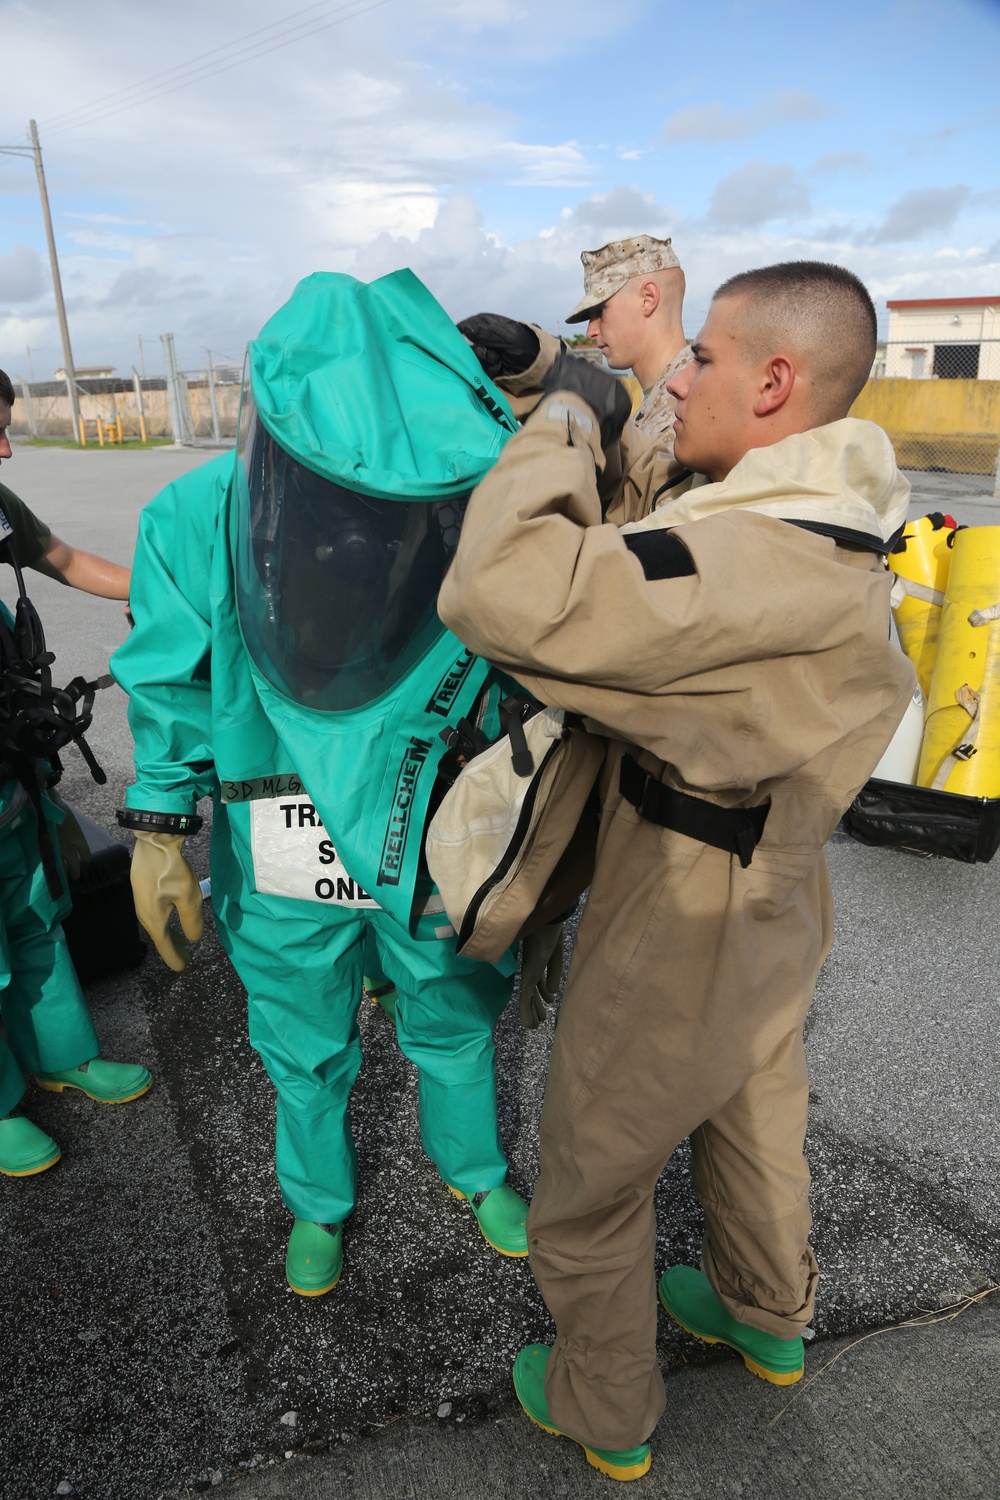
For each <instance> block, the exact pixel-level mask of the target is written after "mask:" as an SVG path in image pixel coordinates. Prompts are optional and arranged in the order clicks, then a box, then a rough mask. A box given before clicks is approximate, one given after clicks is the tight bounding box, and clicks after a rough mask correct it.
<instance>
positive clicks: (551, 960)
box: [521, 922, 566, 1031]
mask: <svg viewBox="0 0 1000 1500" xmlns="http://www.w3.org/2000/svg"><path fill="white" fill-rule="evenodd" d="M565 947H566V944H565V936H564V931H563V924H562V922H550V923H549V924H548V925H547V926H545V927H539V928H538V930H537V932H529V933H528V935H527V937H524V938H522V939H521V1025H522V1026H524V1027H525V1028H526V1029H527V1030H528V1031H534V1030H535V1028H536V1027H538V1026H540V1025H541V1024H542V1022H543V1021H544V1020H545V1010H546V1006H549V1005H552V1004H553V1003H554V1002H555V999H556V996H557V995H558V994H559V986H560V984H561V983H562V972H563V958H564V955H565Z"/></svg>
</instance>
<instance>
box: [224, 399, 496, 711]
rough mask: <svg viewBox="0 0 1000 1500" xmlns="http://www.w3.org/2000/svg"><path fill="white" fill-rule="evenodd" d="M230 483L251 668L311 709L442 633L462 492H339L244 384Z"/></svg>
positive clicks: (377, 688)
mask: <svg viewBox="0 0 1000 1500" xmlns="http://www.w3.org/2000/svg"><path fill="white" fill-rule="evenodd" d="M237 480H238V484H239V487H240V497H239V500H240V503H239V505H238V508H237V509H238V515H237V535H236V549H235V551H236V555H235V564H236V594H237V605H238V608H239V616H240V625H241V628H242V631H243V638H244V641H245V643H246V646H247V649H248V651H249V653H250V656H251V658H252V660H253V662H254V663H255V665H256V666H257V668H258V670H259V671H260V672H261V673H262V674H263V676H264V677H265V678H266V679H267V681H268V682H270V683H271V684H272V686H273V687H275V688H277V689H278V691H279V692H281V693H283V694H285V695H286V696H287V697H289V698H291V699H293V700H294V701H296V702H298V703H301V704H303V705H304V706H306V707H309V708H315V709H319V710H327V711H343V710H348V709H356V708H360V707H362V706H363V705H364V704H366V703H371V702H374V701H375V700H376V699H377V698H380V697H382V695H383V694H385V693H387V692H389V691H390V689H392V688H393V687H394V686H395V685H396V683H398V682H399V681H401V679H402V678H404V677H405V676H406V675H407V674H408V673H409V672H410V671H411V669H412V668H413V666H414V665H415V664H416V663H417V662H418V661H419V660H420V658H421V657H422V656H423V655H424V653H425V652H426V651H427V650H428V649H429V647H430V646H431V645H433V643H434V641H435V640H436V639H437V638H438V636H439V635H440V634H441V633H442V632H443V630H444V626H443V625H442V623H441V621H440V619H439V618H438V614H437V608H436V603H437V595H438V589H439V587H440V584H441V580H442V578H443V577H444V574H445V571H446V569H447V567H448V564H449V562H450V561H451V558H452V556H453V554H454V551H455V548H456V547H457V545H458V536H459V530H460V528H461V524H462V517H463V514H464V512H465V506H466V504H467V501H468V495H467V494H466V495H461V496H457V497H451V498H448V499H442V500H430V501H427V500H408V499H404V498H400V499H398V500H385V499H380V498H377V497H374V496H370V495H361V494H357V493H356V492H354V491H353V490H349V489H345V488H344V487H343V486H341V485H339V484H336V483H335V482H334V481H332V480H330V479H326V478H324V477H323V476H322V475H320V474H317V473H315V472H314V471H313V470H312V469H309V468H307V467H306V466H305V465H304V464H302V463H300V462H299V461H298V460H297V459H295V458H293V457H292V455H291V454H290V453H287V452H286V451H285V450H284V449H283V448H282V447H281V445H280V443H278V442H277V441H276V440H275V439H274V438H273V437H272V436H271V434H270V433H269V432H268V431H267V429H266V427H265V426H264V424H263V422H261V421H260V419H259V417H258V415H257V412H256V409H255V407H254V403H253V396H252V394H251V390H250V385H249V382H246V383H245V385H244V391H243V401H242V405H241V411H240V440H239V460H238V463H237Z"/></svg>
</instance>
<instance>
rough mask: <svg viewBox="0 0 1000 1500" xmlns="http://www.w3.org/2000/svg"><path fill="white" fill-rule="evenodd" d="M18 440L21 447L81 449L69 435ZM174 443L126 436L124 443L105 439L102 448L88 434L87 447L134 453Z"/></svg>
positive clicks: (159, 439)
mask: <svg viewBox="0 0 1000 1500" xmlns="http://www.w3.org/2000/svg"><path fill="white" fill-rule="evenodd" d="M17 441H18V443H19V445H20V446H21V447H24V448H76V449H79V447H80V444H79V443H74V442H73V440H72V439H71V438H68V437H65V438H19V439H17ZM172 443H173V438H147V439H146V441H145V442H144V443H143V442H140V441H139V439H138V438H126V440H125V442H124V443H109V442H107V441H105V444H104V447H103V448H102V447H101V445H100V443H99V442H98V441H97V439H96V438H95V437H89V436H88V438H87V443H86V448H87V451H88V452H89V451H90V450H91V449H94V451H95V452H97V453H108V452H110V451H112V450H115V449H117V450H120V451H121V452H122V453H124V452H125V451H126V450H128V451H129V452H131V453H134V452H135V451H136V449H139V448H169V447H170V446H171V444H172Z"/></svg>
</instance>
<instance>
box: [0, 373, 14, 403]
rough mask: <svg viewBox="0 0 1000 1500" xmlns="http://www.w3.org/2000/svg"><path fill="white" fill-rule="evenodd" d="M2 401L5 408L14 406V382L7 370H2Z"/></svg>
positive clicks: (0, 384)
mask: <svg viewBox="0 0 1000 1500" xmlns="http://www.w3.org/2000/svg"><path fill="white" fill-rule="evenodd" d="M0 401H2V402H3V403H4V405H5V406H13V405H14V382H13V381H12V380H11V378H10V376H9V375H8V374H7V371H6V370H0Z"/></svg>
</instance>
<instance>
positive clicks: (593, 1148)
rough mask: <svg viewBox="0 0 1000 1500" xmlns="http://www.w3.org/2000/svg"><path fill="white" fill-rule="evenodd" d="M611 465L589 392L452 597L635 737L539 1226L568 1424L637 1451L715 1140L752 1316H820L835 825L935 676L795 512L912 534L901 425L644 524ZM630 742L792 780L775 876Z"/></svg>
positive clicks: (710, 1181) (838, 426)
mask: <svg viewBox="0 0 1000 1500" xmlns="http://www.w3.org/2000/svg"><path fill="white" fill-rule="evenodd" d="M611 457H612V463H609V465H608V469H609V473H610V470H611V468H612V465H613V462H614V456H613V455H612V456H611ZM602 463H603V455H602V453H601V448H600V442H599V433H598V430H597V424H596V422H595V421H594V420H593V414H592V413H591V412H590V410H589V408H588V407H587V406H586V405H585V404H584V403H583V402H582V401H580V400H579V399H578V398H576V397H573V396H568V395H565V394H562V393H558V394H556V395H552V396H549V397H547V398H545V399H544V400H543V401H542V403H541V404H540V406H539V407H538V410H537V411H536V412H535V413H534V415H532V416H531V417H530V418H529V419H528V421H527V422H526V424H525V426H524V428H523V430H522V431H521V432H520V433H519V434H518V435H517V436H516V437H514V438H513V439H511V441H510V442H509V443H508V444H507V446H506V448H505V449H504V451H503V453H502V454H501V457H500V461H499V462H498V464H497V465H496V467H495V468H494V469H493V470H492V471H491V472H490V474H489V475H488V476H487V477H486V479H485V480H484V481H483V482H482V483H481V484H480V485H479V487H478V489H477V490H476V491H475V492H474V493H473V496H472V499H471V501H470V504H469V509H468V512H467V515H466V518H465V521H464V524H463V529H462V537H461V541H460V544H459V548H458V553H457V555H456V557H455V560H454V563H453V565H452V567H451V570H450V572H449V574H448V576H447V577H446V579H445V582H444V586H443V588H442V590H441V595H440V600H439V609H440V613H441V616H442V618H443V619H444V620H445V622H446V623H447V624H448V625H450V626H451V628H452V629H453V630H454V631H455V632H456V633H457V634H458V635H459V636H460V637H461V639H462V640H463V641H465V642H466V643H467V644H468V645H469V646H471V647H472V648H473V649H474V650H475V651H477V652H480V653H482V654H483V655H485V656H488V657H490V658H492V659H493V660H494V661H495V662H497V663H499V664H500V665H501V666H503V667H504V668H505V669H506V670H508V671H510V672H511V673H513V674H514V675H515V676H516V677H517V678H518V679H519V680H520V681H521V682H523V683H524V685H525V686H526V687H527V688H528V689H529V690H530V691H531V692H532V693H534V694H535V695H536V696H537V697H539V698H540V699H542V700H543V701H544V702H546V703H549V704H553V705H556V706H559V707H563V708H566V709H570V710H574V711H576V712H578V713H582V714H584V715H587V716H589V717H590V718H591V719H592V720H594V721H596V723H597V724H598V725H600V726H603V732H605V733H606V734H607V735H608V736H609V741H610V743H609V753H608V757H607V762H606V770H605V774H604V776H603V782H602V786H603V814H602V824H601V831H600V842H599V847H598V855H597V869H596V874H595V877H594V880H593V884H592V887H591V892H590V896H589V899H588V901H587V906H586V910H585V912H584V916H583V919H582V922H581V924H580V930H579V935H578V938H577V942H576V947H575V951H574V954H573V959H572V964H571V967H570V972H569V977H568V981H567V985H566V992H565V998H564V1001H563V1005H562V1009H561V1012H560V1015H559V1022H558V1026H557V1029H556V1033H555V1042H554V1047H553V1054H552V1063H551V1071H550V1075H549V1081H548V1087H547V1092H546V1099H545V1106H544V1110H543V1114H542V1142H541V1172H540V1176H539V1181H538V1185H537V1188H536V1190H535V1196H534V1202H533V1204H532V1209H531V1216H530V1219H529V1223H528V1229H529V1242H530V1247H531V1264H532V1269H533V1271H534V1274H535V1277H536V1279H537V1281H538V1284H539V1287H540V1289H541V1291H542V1294H543V1296H544V1297H545V1300H546V1303H547V1304H548V1306H549V1309H550V1310H551V1312H552V1313H553V1315H554V1317H555V1320H556V1325H557V1330H558V1336H557V1339H556V1343H555V1347H554V1351H553V1355H552V1358H551V1359H550V1361H549V1370H548V1378H547V1384H546V1392H547V1397H548V1401H549V1409H550V1413H551V1416H552V1420H553V1422H554V1423H555V1424H556V1425H557V1426H558V1427H560V1428H561V1429H563V1430H565V1431H568V1432H570V1433H572V1434H573V1435H574V1436H577V1437H581V1438H584V1439H586V1441H587V1442H589V1443H591V1444H594V1445H596V1446H598V1447H602V1448H612V1449H622V1448H629V1447H632V1446H634V1445H635V1444H638V1443H640V1442H643V1441H644V1440H645V1439H646V1438H648V1436H649V1434H650V1432H651V1431H652V1429H653V1427H654V1426H655V1424H656V1421H657V1420H658V1418H659V1416H660V1414H661V1412H662V1410H663V1406H664V1390H663V1381H662V1378H661V1375H660V1371H659V1369H658V1367H657V1363H656V1355H655V1334H656V1291H655V1281H654V1266H653V1255H654V1248H655V1222H654V1213H653V1189H654V1186H655V1184H656V1180H657V1178H658V1176H659V1174H660V1172H661V1171H662V1169H663V1167H664V1165H665V1164H666V1162H667V1160H668V1159H669V1158H670V1156H671V1154H672V1153H673V1151H674V1150H675V1148H676V1147H677V1145H678V1143H679V1142H680V1141H682V1140H683V1139H684V1138H685V1137H686V1136H691V1141H692V1150H693V1159H694V1182H695V1187H696V1190H697V1193H698V1196H699V1198H700V1200H701V1203H702V1205H703V1207H704V1210H705V1215H706V1220H707V1232H706V1236H705V1244H704V1252H703V1265H704V1269H705V1271H706V1273H707V1275H708V1277H709V1279H710V1280H711V1283H712V1285H713V1286H714V1288H715V1290H716V1291H717V1293H718V1294H719V1296H720V1297H721V1298H722V1299H723V1301H724V1303H725V1305H726V1307H727V1308H728V1309H729V1311H730V1312H731V1313H732V1314H733V1315H734V1316H735V1317H737V1318H739V1319H742V1320H744V1321H745V1322H747V1323H748V1324H750V1325H752V1326H754V1327H756V1328H761V1329H763V1330H765V1331H767V1332H770V1333H774V1334H777V1335H778V1336H784V1337H794V1336H795V1335H796V1334H798V1333H800V1332H801V1330H802V1328H803V1327H805V1325H806V1324H807V1323H808V1322H809V1319H810V1317H811V1315H812V1308H813V1298H814V1294H815V1287H816V1277H817V1270H816V1262H815V1258H814V1256H813V1252H812V1249H811V1247H810V1245H809V1242H808V1233H809V1227H810V1216H809V1209H808V1184H809V1176H808V1169H807V1167H806V1163H805V1161H804V1159H803V1154H802V1147H803V1138H804V1134H805V1126H806V1104H807V1094H808V1087H807V1079H806V1067H805V1056H804V1051H803V1043H802V1026H803V1021H804V1019H805V1015H806V1012H807V1010H808V1008H809V1004H810V1000H811V998H812V993H813V988H814V985H815V982H816V978H817V975H818V973H819V969H820V965H821V964H822V962H823V959H824V957H825V956H826V954H827V952H828V950H829V947H830V943H831V939H832V925H831V916H832V914H831V904H830V892H829V884H828V879H827V873H826V866H825V862H824V859H823V852H822V851H823V844H824V842H825V840H826V839H827V838H828V836H829V835H830V833H831V832H832V831H833V829H834V827H835V826H836V823H837V821H838V819H839V817H840V815H841V813H842V812H843V810H844V809H845V808H846V807H847V805H848V803H849V802H850V801H851V799H852V797H853V796H854V794H855V792H856V791H857V790H858V788H859V787H860V786H861V785H862V784H863V783H864V781H865V780H866V779H867V777H868V776H869V774H870V773H871V771H872V769H873V767H874V766H875V765H876V763H877V761H878V759H879V757H880V755H881V754H882V751H883V750H884V749H885V747H886V745H887V744H888V742H889V740H890V738H891V737H892V734H893V731H894V730H895V728H896V725H897V724H898V722H899V720H900V719H901V717H902V715H903V711H904V709H905V708H906V705H907V703H908V702H909V699H910V696H911V693H912V688H913V673H912V668H911V667H910V666H909V664H908V663H907V662H906V660H905V658H904V657H903V656H902V654H901V653H900V652H899V651H898V650H897V649H895V647H893V646H892V645H891V644H890V641H889V590H890V584H891V579H890V576H889V575H888V573H887V572H886V570H885V567H884V564H883V561H882V559H881V558H880V557H879V556H877V554H876V553H874V552H873V551H871V550H865V549H863V548H860V547H854V546H843V545H839V544H838V543H837V542H836V541H834V540H831V539H830V537H828V536H824V535H815V534H812V533H811V532H809V531H808V530H805V529H802V527H801V526H800V525H796V524H789V521H788V520H785V519H778V517H781V516H783V515H786V516H789V517H792V518H794V519H795V520H810V521H812V522H814V523H815V522H819V523H822V524H832V525H834V526H840V527H846V528H847V529H849V530H852V531H864V532H866V533H869V534H871V533H874V534H875V535H876V536H881V537H886V536H888V535H889V534H891V532H892V531H893V530H894V529H895V528H896V526H897V525H899V524H901V522H902V519H903V517H904V516H905V510H906V499H907V494H908V486H907V485H906V483H905V481H903V480H902V479H901V477H900V476H899V474H898V472H897V470H896V466H895V462H894V460H893V456H892V450H891V448H890V447H889V444H888V440H887V439H886V438H885V435H884V434H883V433H882V432H881V431H880V429H878V428H876V427H874V426H873V425H872V424H870V423H865V422H858V421H854V420H849V419H848V420H844V421H842V422H837V423H834V424H832V425H831V426H829V427H826V428H821V429H817V430H816V431H814V432H812V433H807V434H804V435H801V436H796V437H791V438H787V439H785V440H784V441H783V442H782V443H780V444H777V445H775V446H774V447H772V448H767V449H756V450H752V451H751V452H750V453H748V454H747V455H746V457H745V458H744V459H743V460H742V461H741V462H740V463H739V464H738V465H737V466H736V468H735V469H734V470H733V471H732V473H731V474H730V475H729V476H728V478H727V479H725V480H724V481H722V482H721V483H718V484H707V483H704V482H702V481H695V483H694V484H693V485H692V483H691V479H690V476H689V477H688V478H687V480H685V481H683V482H682V484H681V486H680V490H679V491H673V492H667V493H666V494H663V495H661V496H660V505H659V508H658V509H656V510H655V511H654V512H653V513H652V514H651V515H648V516H647V518H646V519H645V520H644V521H641V522H638V524H636V523H635V522H634V521H633V524H630V525H629V524H627V525H626V526H625V527H624V529H619V526H617V525H614V524H602V512H601V505H600V502H599V496H598V479H599V474H598V470H599V468H600V466H601V464H602ZM625 468H626V472H627V476H628V477H627V479H626V481H625V483H624V484H621V483H618V484H617V485H616V493H615V495H614V496H613V507H612V510H611V511H610V512H609V514H611V515H613V516H614V517H616V518H618V519H620V520H622V519H624V520H626V521H627V520H628V519H629V518H630V517H632V518H634V517H636V516H639V515H645V514H646V512H647V511H648V510H649V506H650V502H651V500H652V499H653V497H654V496H655V495H656V493H657V490H658V489H659V488H660V486H661V485H662V483H663V481H664V478H665V477H666V478H669V477H670V474H671V467H670V464H669V460H668V458H667V455H666V454H664V453H663V452H662V450H657V449H656V448H650V449H647V450H646V451H644V452H643V453H642V454H640V455H639V457H638V459H637V460H636V462H635V463H633V464H632V465H631V467H629V456H628V455H627V454H626V455H625ZM673 473H674V475H675V476H676V466H674V468H673ZM601 488H602V489H604V490H605V493H606V492H607V478H605V479H604V480H602V481H601ZM674 526H677V527H678V530H677V532H676V535H677V536H679V537H680V538H681V539H682V541H683V543H684V546H685V547H686V548H687V549H688V551H689V552H690V555H691V558H692V559H693V562H694V566H695V569H696V572H695V573H694V574H693V575H691V576H658V565H657V553H656V549H657V540H656V535H657V533H660V532H662V531H663V529H664V528H666V527H674ZM637 535H641V536H642V537H643V538H644V540H643V542H642V543H641V544H637V543H636V541H635V537H636V536H637ZM876 545H877V544H876ZM637 546H641V547H643V548H645V551H644V552H643V560H642V561H640V557H639V556H638V555H637V553H636V551H635V550H634V549H635V548H636V547H637ZM626 751H631V753H633V754H634V755H636V756H637V758H638V759H639V761H640V764H641V765H642V766H643V767H646V768H648V769H649V770H650V771H651V772H652V773H653V775H654V776H655V777H656V778H657V779H659V780H662V781H664V782H666V783H668V784H670V785H671V786H673V787H675V788H678V789H680V790H682V791H685V792H688V793H694V794H695V795H697V796H699V797H703V798H706V799H708V800H710V801H713V802H716V803H719V804H722V805H724V806H726V807H734V806H746V807H751V806H756V805H758V804H760V803H763V802H765V801H766V800H767V799H768V798H770V812H769V814H768V817H767V822H766V825H765V828H764V832H763V837H762V839H761V842H760V844H759V846H758V847H757V850H756V852H755V854H754V856H753V861H752V863H751V864H750V866H749V867H748V868H746V869H743V868H741V865H740V861H739V859H738V858H736V856H734V855H729V854H726V853H723V852H721V851H720V850H719V849H717V848H714V847H712V846H709V845H707V844H703V843H700V842H698V841H696V840H694V839H692V838H688V837H686V836H684V835H683V834H680V833H677V832H674V831H672V830H671V829H668V828H663V827H658V826H656V825H655V824H653V823H650V822H647V821H645V820H644V819H643V818H641V817H640V816H639V814H638V813H637V812H636V810H635V808H634V807H633V806H631V805H630V803H628V802H627V801H625V800H623V798H622V796H621V795H620V792H619V790H618V774H619V766H620V762H621V757H622V755H623V754H624V753H625V752H626Z"/></svg>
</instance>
